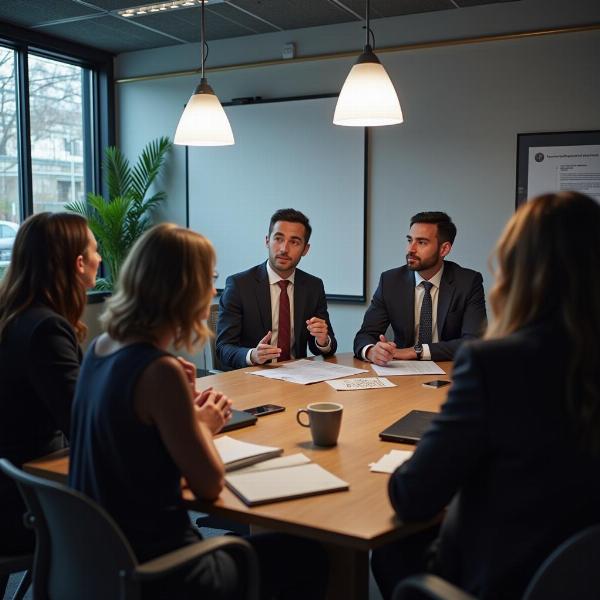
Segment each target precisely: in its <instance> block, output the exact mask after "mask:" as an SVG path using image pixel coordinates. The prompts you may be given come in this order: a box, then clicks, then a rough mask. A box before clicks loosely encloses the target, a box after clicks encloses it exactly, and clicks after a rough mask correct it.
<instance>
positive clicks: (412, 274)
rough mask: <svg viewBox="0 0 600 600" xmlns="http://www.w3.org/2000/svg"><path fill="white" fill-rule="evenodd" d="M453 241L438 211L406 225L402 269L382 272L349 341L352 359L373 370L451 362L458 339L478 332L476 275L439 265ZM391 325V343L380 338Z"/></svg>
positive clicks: (450, 226) (479, 284) (482, 317)
mask: <svg viewBox="0 0 600 600" xmlns="http://www.w3.org/2000/svg"><path fill="white" fill-rule="evenodd" d="M455 237H456V225H454V223H453V222H452V220H451V219H450V217H449V216H448V215H447V214H445V213H443V212H422V213H418V214H416V215H415V216H414V217H413V218H412V219H411V220H410V231H409V233H408V235H407V236H406V238H407V247H406V266H404V267H399V268H396V269H391V270H389V271H385V272H384V273H382V275H381V278H380V280H379V285H378V287H377V290H376V291H375V294H374V295H373V299H372V300H371V305H370V306H369V308H368V309H367V312H366V313H365V317H364V320H363V324H362V327H361V328H360V331H359V332H358V333H357V334H356V337H355V338H354V354H355V355H356V357H357V358H361V359H363V360H369V361H371V362H373V363H375V364H378V365H385V364H387V363H388V362H389V361H390V360H412V359H416V360H452V359H453V358H454V353H455V352H456V350H457V348H458V346H459V345H460V344H461V342H462V341H463V340H466V339H470V338H475V337H478V336H479V335H480V334H481V333H482V332H483V328H484V326H485V321H486V313H485V297H484V294H483V280H482V277H481V274H480V273H478V272H477V271H472V270H471V269H464V268H463V267H461V266H459V265H457V264H456V263H453V262H450V261H445V260H444V258H445V257H446V256H447V255H448V254H449V253H450V250H451V249H452V244H453V243H454V238H455ZM390 324H391V326H392V329H393V330H394V341H393V342H392V341H389V340H387V339H386V338H385V335H384V334H385V332H386V330H387V328H388V326H389V325H390Z"/></svg>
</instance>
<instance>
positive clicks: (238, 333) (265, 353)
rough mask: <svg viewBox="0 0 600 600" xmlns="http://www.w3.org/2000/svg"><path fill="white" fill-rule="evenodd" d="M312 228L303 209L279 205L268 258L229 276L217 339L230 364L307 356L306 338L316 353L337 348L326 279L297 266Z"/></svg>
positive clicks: (220, 354) (237, 365) (220, 352)
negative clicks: (330, 318)
mask: <svg viewBox="0 0 600 600" xmlns="http://www.w3.org/2000/svg"><path fill="white" fill-rule="evenodd" d="M311 232H312V227H311V226H310V223H309V221H308V219H307V217H306V216H305V215H303V214H302V213H301V212H299V211H297V210H294V209H292V208H285V209H281V210H278V211H277V212H276V213H275V214H274V215H273V216H272V217H271V222H270V225H269V235H267V237H266V240H265V243H266V247H267V249H268V251H269V259H268V260H267V262H266V263H262V264H260V265H257V266H256V267H252V268H251V269H248V270H247V271H244V272H242V273H237V274H236V275H232V276H230V277H228V278H227V282H226V284H225V290H224V291H223V294H222V295H221V300H220V302H219V319H218V321H217V341H216V352H217V357H218V358H219V360H220V361H221V363H222V364H223V366H224V367H225V368H230V369H239V368H242V367H246V366H249V365H262V364H264V363H266V362H268V361H271V360H277V361H284V360H289V359H290V358H303V357H306V346H307V344H308V347H309V348H310V351H311V352H312V353H313V354H316V355H318V354H322V355H324V356H329V355H331V354H333V353H334V352H335V350H336V348H337V342H336V340H335V336H334V334H333V329H332V328H331V323H330V322H329V314H328V313H327V301H326V299H325V290H324V288H323V282H322V281H321V280H320V279H319V278H318V277H314V276H313V275H309V274H308V273H305V272H304V271H301V270H300V269H297V268H296V266H297V265H298V263H299V262H300V259H301V258H302V257H303V256H306V254H307V252H308V250H309V248H310V244H309V243H308V242H309V239H310V234H311Z"/></svg>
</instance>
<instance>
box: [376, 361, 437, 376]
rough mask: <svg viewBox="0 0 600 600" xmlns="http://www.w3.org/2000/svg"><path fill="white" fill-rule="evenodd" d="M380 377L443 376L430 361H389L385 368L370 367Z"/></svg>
mask: <svg viewBox="0 0 600 600" xmlns="http://www.w3.org/2000/svg"><path fill="white" fill-rule="evenodd" d="M371 366H372V367H373V371H375V373H377V375H379V376H380V377H382V376H383V377H389V376H391V375H445V374H446V372H445V371H443V370H442V369H441V368H440V367H438V365H436V364H435V363H434V362H433V361H432V360H391V361H390V362H389V363H388V364H387V365H386V366H385V367H380V366H379V365H375V364H373V365H371Z"/></svg>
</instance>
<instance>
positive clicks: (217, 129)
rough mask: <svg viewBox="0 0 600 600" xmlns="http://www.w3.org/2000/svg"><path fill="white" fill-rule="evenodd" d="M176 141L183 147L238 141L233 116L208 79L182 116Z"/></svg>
mask: <svg viewBox="0 0 600 600" xmlns="http://www.w3.org/2000/svg"><path fill="white" fill-rule="evenodd" d="M174 142H175V144H180V145H182V146H231V145H232V144H235V140H234V139H233V132H232V131H231V125H230V124H229V119H228V118H227V115H226V114H225V111H224V110H223V107H222V106H221V103H220V102H219V99H218V98H217V97H216V96H215V94H214V92H213V91H212V88H211V87H210V86H209V85H208V83H206V80H205V79H203V80H202V81H201V83H200V85H199V86H198V87H197V88H196V91H195V92H194V94H193V95H192V96H191V97H190V99H189V101H188V103H187V105H186V107H185V109H184V111H183V114H182V115H181V118H180V119H179V125H177V131H176V132H175V140H174Z"/></svg>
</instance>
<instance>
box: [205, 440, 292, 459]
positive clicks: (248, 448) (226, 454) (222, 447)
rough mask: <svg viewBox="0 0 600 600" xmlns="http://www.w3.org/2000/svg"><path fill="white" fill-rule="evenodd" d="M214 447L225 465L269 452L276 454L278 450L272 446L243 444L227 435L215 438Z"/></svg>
mask: <svg viewBox="0 0 600 600" xmlns="http://www.w3.org/2000/svg"><path fill="white" fill-rule="evenodd" d="M215 446H216V448H217V451H218V452H219V455H220V456H221V460H222V461H223V462H224V463H225V464H226V465H227V464H229V463H233V462H235V461H237V460H241V459H243V458H251V457H253V456H260V455H262V454H268V453H270V452H276V451H278V450H279V452H281V449H280V448H275V447H274V446H262V445H260V444H251V443H250V442H243V441H242V440H237V439H234V438H232V437H229V436H228V435H223V436H221V437H218V438H215Z"/></svg>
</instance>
